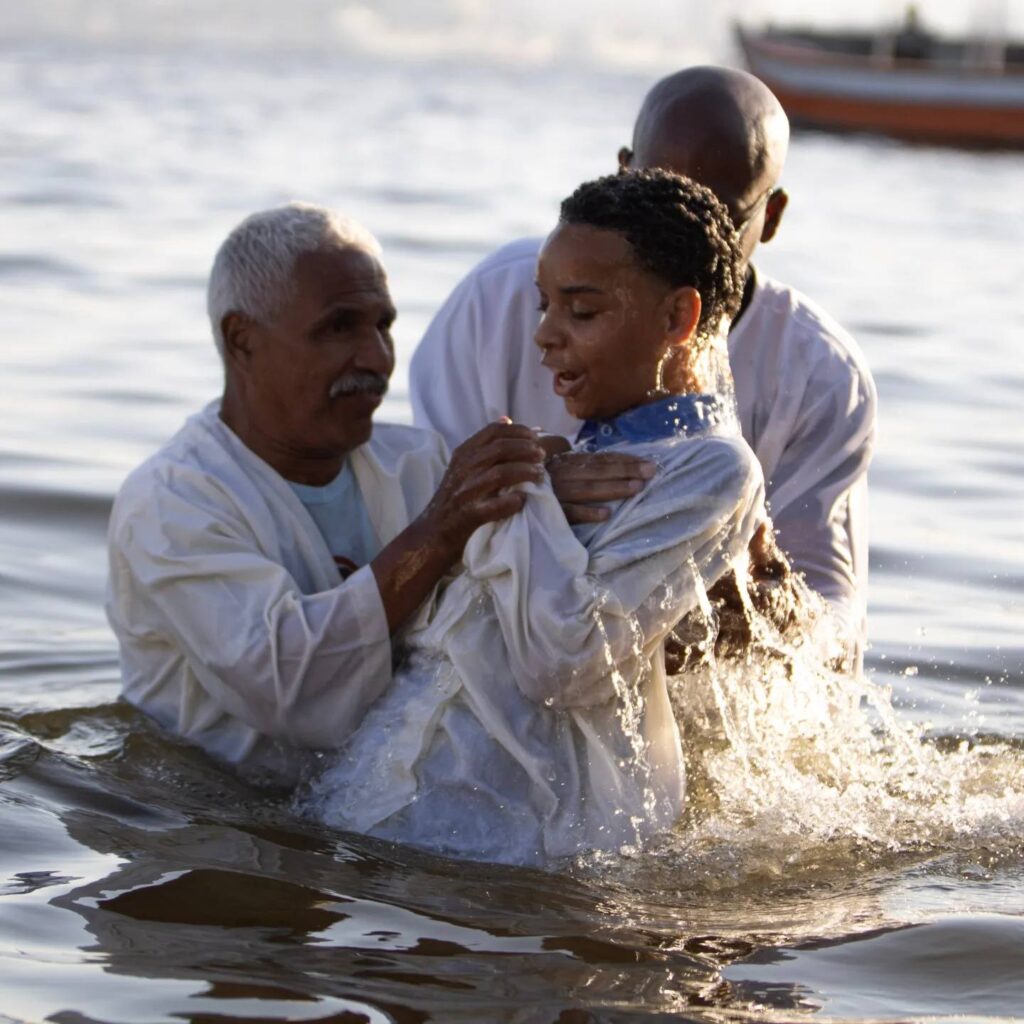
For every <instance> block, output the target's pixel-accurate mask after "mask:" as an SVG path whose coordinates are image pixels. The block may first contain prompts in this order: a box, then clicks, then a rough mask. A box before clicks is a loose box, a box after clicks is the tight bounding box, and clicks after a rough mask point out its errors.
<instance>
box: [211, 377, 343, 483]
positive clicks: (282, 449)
mask: <svg viewBox="0 0 1024 1024" xmlns="http://www.w3.org/2000/svg"><path fill="white" fill-rule="evenodd" d="M220 418H221V420H222V421H223V422H224V424H225V425H226V426H227V427H228V429H229V430H230V431H231V432H232V433H233V434H234V435H235V436H236V437H237V438H238V439H239V440H240V441H241V442H242V444H244V445H245V447H246V448H248V449H249V451H251V452H253V453H254V454H256V455H258V456H259V457H260V458H261V459H262V460H263V461H264V462H265V463H266V464H267V465H268V466H270V468H271V469H273V470H275V471H276V472H277V473H279V474H280V475H281V476H282V477H284V479H285V480H288V481H289V482H291V483H293V484H304V485H306V486H307V487H325V486H326V485H327V484H329V483H330V482H331V481H332V480H333V479H334V478H335V477H336V476H337V475H338V474H339V473H340V472H341V470H342V467H343V466H344V465H345V453H342V454H338V453H337V452H330V453H328V452H311V451H309V450H306V449H300V448H297V447H295V446H294V445H290V444H289V443H288V442H287V441H281V440H280V439H279V438H275V437H273V436H271V435H269V434H267V433H266V432H265V431H263V430H261V429H260V426H259V424H258V422H257V421H256V418H255V417H253V416H251V415H249V413H248V411H247V410H246V409H245V407H244V405H243V403H241V402H240V401H238V399H237V396H236V395H234V394H233V393H232V392H231V390H230V389H228V390H227V391H225V393H224V398H223V399H222V401H221V407H220Z"/></svg>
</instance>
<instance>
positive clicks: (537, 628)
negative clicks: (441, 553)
mask: <svg viewBox="0 0 1024 1024" xmlns="http://www.w3.org/2000/svg"><path fill="white" fill-rule="evenodd" d="M687 443H688V444H689V445H691V449H690V453H689V454H688V457H686V458H685V459H683V460H681V461H679V462H676V463H675V464H674V465H672V466H671V467H670V468H668V469H664V468H663V469H661V470H660V471H659V475H658V476H656V477H655V479H654V480H653V481H651V483H649V484H648V486H647V488H646V489H645V494H644V495H641V496H640V498H638V499H635V500H634V502H632V503H630V506H629V507H628V508H623V509H622V510H620V512H619V513H617V515H616V517H615V520H614V521H613V523H612V524H611V525H610V528H609V529H608V530H607V531H606V532H605V533H604V534H603V535H601V537H600V539H599V540H598V541H597V542H595V543H594V544H593V545H592V547H591V548H590V549H589V550H588V549H587V548H584V547H583V546H582V545H581V544H580V543H579V542H578V541H577V540H576V538H575V536H574V535H573V533H572V530H571V529H570V528H569V527H568V524H566V522H565V518H564V515H563V514H562V512H561V509H560V507H559V506H558V503H557V501H556V500H555V499H554V496H553V494H551V492H550V489H546V490H542V489H540V488H537V489H534V490H532V491H531V494H530V498H529V500H528V502H527V505H526V508H525V509H524V511H523V513H521V514H520V515H519V516H517V517H514V519H513V520H509V521H507V522H506V524H501V525H500V526H499V527H498V528H496V529H494V530H492V531H478V533H477V534H475V535H474V537H473V538H472V539H471V541H470V545H469V546H467V554H466V558H465V563H466V567H467V571H468V572H470V573H471V574H473V575H474V576H476V578H478V579H480V580H481V581H483V582H484V584H485V586H486V589H487V590H488V592H489V593H490V595H491V598H492V601H493V606H494V610H495V614H496V615H497V617H498V620H499V622H500V626H501V630H502V634H503V636H504V640H505V646H506V648H507V650H508V657H509V666H510V669H511V672H512V673H513V675H514V677H515V679H516V682H517V685H518V686H519V689H520V690H521V691H522V692H523V693H524V694H525V695H526V696H527V697H529V698H531V699H532V700H534V701H538V702H543V703H546V704H549V705H551V706H555V707H563V708H568V707H586V706H591V705H596V704H601V703H604V702H606V701H608V700H609V699H611V698H612V697H614V696H615V694H616V692H618V691H620V690H621V688H622V686H623V685H630V681H631V680H634V679H635V678H637V676H638V673H640V672H641V671H642V670H643V668H644V665H645V663H646V662H647V661H648V660H649V659H650V658H651V657H652V656H653V655H654V654H655V652H656V649H657V648H658V647H659V646H660V644H661V642H662V641H663V639H664V637H665V635H666V634H667V633H668V632H669V630H670V629H672V627H673V626H674V625H675V623H676V622H678V620H679V619H680V618H681V617H682V616H683V615H685V614H686V613H687V612H688V611H690V610H691V609H692V608H694V607H696V606H697V604H698V603H699V601H701V600H702V595H703V590H704V587H705V586H710V585H711V584H712V583H713V582H714V581H715V580H717V579H718V578H719V577H720V576H721V575H722V574H723V573H724V572H725V571H726V570H727V569H728V568H729V566H730V564H731V563H732V561H733V560H734V559H735V558H736V557H737V556H739V555H741V554H742V553H743V552H745V550H746V547H747V545H748V543H749V541H750V537H751V536H752V534H753V531H754V529H755V527H756V524H757V522H758V521H759V518H760V517H761V516H762V515H763V505H762V502H763V486H762V483H761V475H760V470H759V467H758V465H757V462H756V460H755V459H754V457H753V455H752V453H751V452H750V450H749V449H748V448H747V447H746V445H744V444H742V443H741V442H736V443H733V442H730V441H724V440H719V439H715V440H707V441H702V442H697V443H695V442H687Z"/></svg>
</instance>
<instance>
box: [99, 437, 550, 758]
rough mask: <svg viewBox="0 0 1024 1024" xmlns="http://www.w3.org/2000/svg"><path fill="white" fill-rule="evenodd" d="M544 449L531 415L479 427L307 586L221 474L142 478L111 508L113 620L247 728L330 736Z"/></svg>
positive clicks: (351, 719)
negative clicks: (165, 654)
mask: <svg viewBox="0 0 1024 1024" xmlns="http://www.w3.org/2000/svg"><path fill="white" fill-rule="evenodd" d="M542 458H543V451H542V450H541V448H540V447H539V445H537V444H536V442H535V440H534V435H533V432H532V431H530V430H529V429H528V428H525V427H516V426H513V425H511V424H493V425H492V426H491V427H489V428H487V429H486V430H484V431H481V432H480V433H479V434H478V435H477V436H476V437H474V438H473V439H471V440H470V442H467V444H465V445H463V446H462V447H461V448H460V450H459V452H458V453H456V455H454V456H453V459H452V463H451V465H450V466H449V468H448V471H447V472H446V475H445V477H444V478H443V480H442V483H441V485H440V487H439V489H438V492H437V494H436V495H435V497H434V499H433V501H432V502H431V504H430V506H428V508H427V510H425V512H424V513H423V514H422V515H421V516H420V517H419V519H417V520H416V522H414V523H413V524H412V525H410V526H409V527H408V528H407V529H406V530H405V531H403V533H401V534H399V535H398V537H396V538H395V540H394V541H393V542H392V543H391V544H389V545H388V547H386V548H385V549H384V551H383V552H381V554H380V555H379V556H378V558H377V559H375V560H374V562H372V563H371V564H370V565H368V566H364V567H363V568H361V569H359V570H358V571H357V572H355V573H353V574H352V576H350V577H349V578H348V579H347V580H345V581H344V582H343V583H341V584H340V585H339V586H336V587H333V588H331V589H330V590H326V591H323V592H321V593H315V594H305V593H303V592H302V590H301V588H300V587H299V585H298V584H297V582H296V581H295V580H294V579H293V578H292V576H291V575H290V573H289V572H288V571H287V570H286V569H285V568H284V567H283V566H282V565H280V564H278V563H277V562H276V561H274V560H273V559H272V558H270V557H268V556H267V555H266V554H265V553H264V552H263V550H262V549H261V547H260V545H259V544H258V542H257V541H256V538H255V537H254V536H253V535H252V534H251V532H250V530H249V527H248V525H247V524H246V523H245V522H244V521H243V520H242V519H241V518H240V517H239V516H238V515H237V514H236V513H235V512H234V511H233V509H232V507H231V505H230V503H229V502H226V501H225V500H224V497H223V495H222V494H221V493H220V491H219V488H218V487H217V486H212V487H210V486H208V487H205V488H204V487H203V486H202V482H200V486H198V487H192V488H184V487H178V486H175V482H174V481H172V482H170V483H168V482H164V483H162V484H161V485H160V486H157V487H153V486H152V481H147V482H146V486H145V493H142V490H143V488H142V487H136V488H135V489H134V490H133V491H131V492H130V493H129V494H127V495H126V496H125V498H124V499H123V500H122V499H119V507H118V509H117V510H116V511H115V517H114V522H113V526H112V531H111V603H110V617H111V623H112V625H113V626H114V629H115V632H117V634H118V639H119V640H120V641H121V642H122V644H127V645H128V646H129V647H130V646H131V645H133V644H140V645H143V646H146V645H154V644H155V645H158V646H160V645H162V646H164V647H165V648H166V647H170V648H173V649H175V650H177V651H180V652H181V653H182V654H183V655H184V657H185V658H186V660H187V662H188V665H189V667H190V669H191V670H192V672H193V673H194V675H195V676H196V677H197V679H198V680H199V683H200V685H201V686H202V688H203V690H204V691H205V692H206V693H207V694H208V695H209V696H210V698H212V700H213V702H214V704H215V705H216V706H217V707H218V708H219V709H220V710H221V711H223V712H224V713H227V714H230V715H232V716H233V717H235V718H237V719H239V720H240V721H242V722H244V723H245V724H246V725H248V726H250V727H251V728H252V729H254V730H256V731H257V732H260V733H262V734H264V735H266V736H270V737H273V738H276V739H280V740H283V741H285V742H287V743H290V744H294V745H297V746H302V747H312V748H317V747H331V746H337V745H338V744H339V743H340V742H342V741H343V740H344V738H345V737H346V736H347V735H348V733H349V732H350V731H351V730H352V729H353V728H355V727H356V726H357V725H358V724H359V721H360V720H361V718H362V715H363V714H364V713H365V711H366V708H367V707H368V706H369V704H370V703H371V702H372V701H373V700H374V699H375V698H376V697H377V696H378V695H379V694H380V693H381V692H382V691H383V690H384V688H385V687H386V686H387V685H388V683H389V681H390V678H391V634H392V632H394V630H396V629H397V628H398V627H399V625H400V624H401V623H402V622H403V621H404V620H405V618H407V617H408V615H409V614H411V612H412V611H414V610H415V608H416V607H417V606H418V605H419V604H420V602H421V601H422V600H423V598H424V597H426V596H427V594H429V592H430V590H431V589H432V588H433V586H434V585H435V584H436V583H437V581H438V580H439V579H440V577H441V576H442V575H443V574H444V573H445V572H446V571H447V570H448V569H449V568H450V567H451V565H452V564H453V563H454V562H455V561H457V560H458V558H459V556H460V555H461V552H462V547H463V545H464V544H465V540H466V538H467V537H468V536H469V535H470V534H471V533H472V532H473V530H475V529H476V527H477V526H479V525H480V524H481V523H484V522H489V521H491V520H494V519H500V518H502V517H504V516H507V515H510V514H511V513H512V512H514V511H516V510H517V509H518V508H519V507H520V506H521V504H522V501H523V496H522V494H521V493H520V492H518V491H514V490H513V491H509V490H508V488H514V487H515V486H516V485H517V484H519V483H522V482H523V481H526V480H536V479H538V478H539V477H540V476H542V475H543V469H542V467H541V464H540V463H541V460H542ZM181 699H182V700H185V699H186V695H185V694H184V693H183V694H182V695H181Z"/></svg>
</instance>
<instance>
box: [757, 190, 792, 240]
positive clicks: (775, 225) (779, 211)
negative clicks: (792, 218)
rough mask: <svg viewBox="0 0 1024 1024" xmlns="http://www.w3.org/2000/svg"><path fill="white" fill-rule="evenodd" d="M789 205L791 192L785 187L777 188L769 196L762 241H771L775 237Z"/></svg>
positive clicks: (766, 204)
mask: <svg viewBox="0 0 1024 1024" xmlns="http://www.w3.org/2000/svg"><path fill="white" fill-rule="evenodd" d="M788 205H789V193H788V192H787V191H786V190H785V189H784V188H777V189H775V190H774V191H773V192H772V194H771V195H770V196H769V197H768V202H767V203H765V208H764V227H763V228H762V230H761V241H762V242H770V241H771V240H772V239H773V238H774V237H775V232H776V231H778V230H779V223H780V222H781V221H782V215H783V214H784V213H785V212H786V207H787V206H788Z"/></svg>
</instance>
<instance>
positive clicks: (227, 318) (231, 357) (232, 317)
mask: <svg viewBox="0 0 1024 1024" xmlns="http://www.w3.org/2000/svg"><path fill="white" fill-rule="evenodd" d="M255 329H256V324H255V322H254V321H253V320H252V319H251V318H250V317H247V316H246V315H245V314H244V313H226V314H225V315H224V317H223V319H222V320H221V322H220V332H221V337H223V339H224V362H225V363H227V364H229V365H233V366H235V367H237V368H238V369H245V368H246V367H247V366H248V365H249V363H250V362H251V360H252V354H253V351H254V349H255V347H256V338H255V333H256V330H255Z"/></svg>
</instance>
